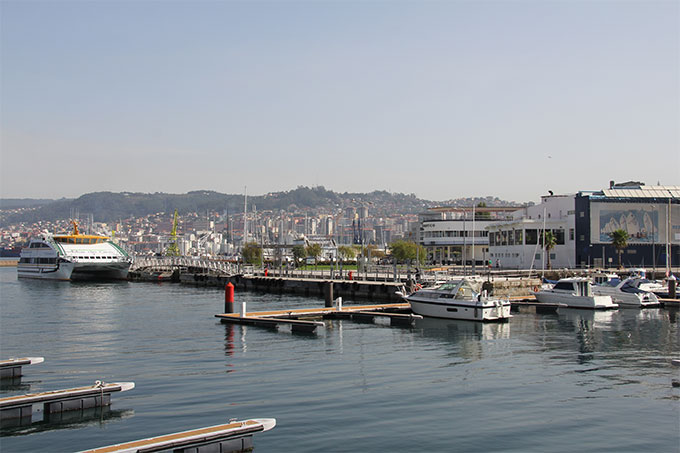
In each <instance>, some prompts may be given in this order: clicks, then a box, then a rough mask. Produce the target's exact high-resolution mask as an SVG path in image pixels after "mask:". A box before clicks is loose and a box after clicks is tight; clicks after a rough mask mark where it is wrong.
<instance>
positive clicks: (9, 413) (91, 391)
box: [0, 381, 135, 420]
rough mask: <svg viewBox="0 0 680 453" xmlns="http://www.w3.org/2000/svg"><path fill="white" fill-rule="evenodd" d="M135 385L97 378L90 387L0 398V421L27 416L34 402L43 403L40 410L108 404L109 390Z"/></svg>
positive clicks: (78, 408)
mask: <svg viewBox="0 0 680 453" xmlns="http://www.w3.org/2000/svg"><path fill="white" fill-rule="evenodd" d="M133 388H135V383H134V382H121V383H118V384H116V383H113V384H106V383H103V382H99V381H97V382H96V383H95V384H94V385H93V386H90V387H78V388H72V389H65V390H54V391H51V392H42V393H29V394H27V395H17V396H9V397H6V398H0V420H5V419H9V418H23V417H30V416H31V415H32V414H33V405H34V404H44V409H43V410H44V413H45V414H52V413H55V412H62V411H70V410H81V409H89V408H91V407H98V406H108V405H109V404H111V393H114V392H124V391H126V390H131V389H133Z"/></svg>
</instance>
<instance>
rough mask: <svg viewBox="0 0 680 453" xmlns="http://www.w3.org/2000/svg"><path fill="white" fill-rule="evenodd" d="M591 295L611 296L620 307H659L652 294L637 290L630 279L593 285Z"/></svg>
mask: <svg viewBox="0 0 680 453" xmlns="http://www.w3.org/2000/svg"><path fill="white" fill-rule="evenodd" d="M593 293H595V294H596V295H598V296H611V298H612V299H613V300H614V302H615V303H617V304H619V306H621V307H633V308H647V307H658V306H660V305H661V302H659V299H658V298H657V297H656V295H655V294H654V293H651V292H649V291H644V290H642V289H640V288H638V287H637V286H636V285H635V279H631V278H627V279H625V280H620V279H616V278H613V279H611V280H609V281H607V282H605V283H602V284H600V285H594V286H593Z"/></svg>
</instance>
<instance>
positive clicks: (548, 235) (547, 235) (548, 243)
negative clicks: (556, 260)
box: [543, 231, 557, 269]
mask: <svg viewBox="0 0 680 453" xmlns="http://www.w3.org/2000/svg"><path fill="white" fill-rule="evenodd" d="M556 245H557V238H556V237H555V235H554V234H553V233H552V231H544V232H543V248H544V249H545V254H546V256H547V257H548V269H552V265H551V264H550V251H551V250H552V249H554V248H555V246H556Z"/></svg>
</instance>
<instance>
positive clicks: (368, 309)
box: [215, 303, 417, 332]
mask: <svg viewBox="0 0 680 453" xmlns="http://www.w3.org/2000/svg"><path fill="white" fill-rule="evenodd" d="M409 307H410V306H409V304H408V303H396V304H378V305H351V306H343V307H342V310H338V309H337V308H335V307H319V308H297V309H291V310H271V311H260V312H250V313H246V316H241V315H240V314H239V313H223V314H218V315H215V317H216V318H220V321H221V322H224V323H234V324H250V325H264V326H270V327H275V326H276V325H277V324H288V325H290V326H291V328H292V330H293V331H294V332H313V331H314V330H316V328H317V327H323V326H324V325H325V324H324V323H323V322H320V321H307V320H302V319H298V318H301V317H308V318H312V317H323V318H333V317H351V315H352V314H354V315H355V316H357V317H361V316H364V317H366V318H368V317H371V318H372V317H375V316H390V317H391V318H392V321H393V324H401V325H403V324H404V323H405V322H406V321H405V319H408V323H409V324H410V323H412V322H413V320H414V319H415V317H414V315H408V314H395V313H384V312H381V311H380V310H402V309H406V308H409ZM376 310H377V311H376ZM415 316H417V315H415Z"/></svg>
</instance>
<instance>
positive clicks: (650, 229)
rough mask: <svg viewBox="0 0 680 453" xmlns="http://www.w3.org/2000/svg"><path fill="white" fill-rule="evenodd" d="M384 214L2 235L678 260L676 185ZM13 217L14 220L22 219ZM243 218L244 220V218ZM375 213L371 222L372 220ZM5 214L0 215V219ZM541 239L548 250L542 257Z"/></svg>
mask: <svg viewBox="0 0 680 453" xmlns="http://www.w3.org/2000/svg"><path fill="white" fill-rule="evenodd" d="M391 208H392V212H394V214H392V215H387V213H388V212H389V210H388V209H385V207H384V206H375V205H373V204H370V203H356V204H348V205H346V206H342V207H340V206H336V207H332V208H328V207H323V208H317V209H305V210H303V209H297V210H295V209H293V210H291V211H283V210H279V211H274V210H258V209H257V206H256V205H254V204H251V205H248V201H247V199H244V205H243V210H242V211H241V212H238V213H233V212H228V211H227V210H225V211H223V212H218V211H216V210H209V211H206V212H192V213H184V214H181V215H178V214H177V213H176V212H158V213H154V214H149V215H145V216H141V217H131V218H127V219H119V220H118V221H116V222H108V223H104V222H98V221H97V219H96V218H94V216H93V215H91V214H88V213H79V212H72V213H71V214H72V215H71V216H69V218H64V219H62V220H58V221H53V222H48V221H37V222H32V223H19V224H13V225H8V226H6V227H4V228H3V229H2V231H0V246H1V247H2V253H3V255H4V256H18V252H19V251H20V248H21V246H22V245H23V244H25V243H26V241H27V240H28V239H29V238H30V237H31V236H34V235H37V234H39V233H40V232H45V231H47V232H53V233H65V232H68V231H70V230H72V229H73V224H72V219H77V222H78V224H79V227H80V229H81V231H84V232H91V233H96V234H102V235H105V236H109V237H112V238H113V239H114V241H115V242H116V243H117V244H119V245H120V246H121V247H123V248H124V249H125V250H126V251H127V252H128V253H130V254H131V255H133V256H136V257H152V256H163V255H166V254H168V250H170V249H172V250H176V251H177V252H178V253H179V254H180V255H182V256H193V257H213V258H215V259H221V260H229V261H239V260H241V259H242V257H241V251H242V249H243V247H244V245H245V244H253V245H255V246H257V247H259V248H260V249H261V250H262V258H263V260H264V261H265V262H276V263H281V262H290V261H292V255H293V252H292V249H293V247H295V246H296V245H302V246H305V247H307V246H309V245H310V244H318V245H319V246H320V250H321V252H320V254H319V256H317V257H316V258H318V259H319V260H321V261H334V260H337V259H339V256H338V248H339V247H341V246H346V245H354V246H359V247H361V246H371V250H373V251H374V253H373V256H372V257H371V258H372V259H374V260H379V259H382V258H384V257H385V256H386V255H389V252H390V244H392V243H394V242H395V241H399V240H405V241H410V242H416V243H418V244H419V245H420V246H422V247H423V248H424V249H425V250H426V252H427V253H426V256H425V257H424V262H425V263H427V264H431V265H461V264H462V265H472V266H475V265H485V266H486V265H492V266H495V267H502V268H507V269H532V268H541V267H545V265H546V263H548V265H549V266H550V267H556V268H570V269H573V268H589V267H611V266H615V265H617V261H618V259H619V258H620V259H621V260H622V264H623V265H626V266H642V267H644V266H647V267H657V266H658V267H661V268H663V267H664V266H666V265H667V264H668V263H678V262H679V261H680V186H647V185H645V184H644V183H641V182H635V181H631V182H626V183H619V184H617V183H615V182H614V181H612V182H611V183H610V185H609V187H608V188H607V189H601V190H596V191H586V190H583V191H579V192H576V193H572V194H553V193H549V194H545V195H541V196H540V201H539V202H538V203H536V204H531V205H524V206H508V205H505V206H487V205H486V203H484V202H478V203H476V204H475V203H471V204H470V205H467V206H461V205H458V206H432V207H429V208H425V209H424V210H423V211H422V212H420V213H417V214H404V213H398V210H397V209H396V207H391ZM22 209H28V210H30V209H34V208H16V209H15V210H14V211H17V212H20V211H21V210H22ZM244 213H246V214H245V215H244ZM376 213H378V214H376ZM5 214H6V213H5ZM617 229H623V230H625V231H626V232H627V233H628V237H629V239H628V244H627V246H626V249H625V250H623V251H621V250H617V249H616V248H615V247H614V246H613V244H612V241H611V238H610V236H609V235H610V234H611V233H612V231H615V230H617ZM541 232H549V233H551V235H552V237H553V238H554V243H553V244H551V246H550V247H549V248H548V250H546V249H545V247H544V246H543V239H542V237H543V235H542V234H541Z"/></svg>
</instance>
